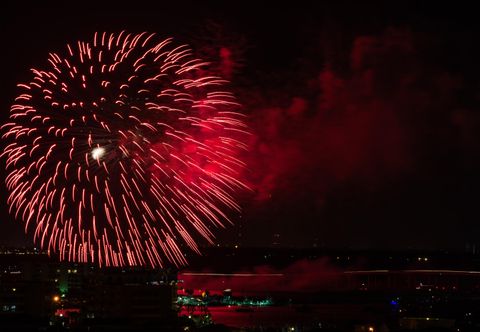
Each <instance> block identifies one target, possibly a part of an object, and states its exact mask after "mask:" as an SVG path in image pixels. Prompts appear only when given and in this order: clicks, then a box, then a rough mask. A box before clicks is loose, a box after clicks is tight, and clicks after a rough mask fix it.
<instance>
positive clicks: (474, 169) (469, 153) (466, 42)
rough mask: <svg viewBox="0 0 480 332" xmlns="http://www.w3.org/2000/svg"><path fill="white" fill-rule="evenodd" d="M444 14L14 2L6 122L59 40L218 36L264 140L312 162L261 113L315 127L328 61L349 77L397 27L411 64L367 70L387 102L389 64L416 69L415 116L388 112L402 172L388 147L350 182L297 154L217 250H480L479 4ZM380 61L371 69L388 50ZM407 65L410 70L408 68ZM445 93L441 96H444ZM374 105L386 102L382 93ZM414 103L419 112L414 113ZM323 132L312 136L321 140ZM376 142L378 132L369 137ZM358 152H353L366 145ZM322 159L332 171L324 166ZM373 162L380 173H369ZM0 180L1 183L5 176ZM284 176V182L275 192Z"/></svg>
mask: <svg viewBox="0 0 480 332" xmlns="http://www.w3.org/2000/svg"><path fill="white" fill-rule="evenodd" d="M452 6H453V4H452V3H450V4H449V5H438V4H435V5H433V3H427V2H420V1H411V2H410V1H389V2H384V1H367V2H365V3H360V2H358V1H350V2H348V1H310V2H309V1H295V2H291V3H288V2H287V3H280V2H279V1H277V2H265V3H262V2H260V1H225V2H212V1H210V2H208V1H207V2H202V1H178V2H170V3H169V4H166V3H164V2H163V1H156V2H153V1H152V2H144V1H132V2H130V3H124V1H117V2H116V3H115V4H114V3H107V2H100V1H98V2H64V3H54V2H41V3H40V2H37V3H36V4H35V5H28V4H26V3H25V2H18V3H14V4H12V7H11V9H10V10H4V11H2V14H1V16H2V17H1V20H0V29H1V40H2V51H1V52H0V57H1V62H0V63H2V64H3V66H2V67H3V68H2V79H1V83H0V84H1V91H3V93H2V94H1V98H0V106H1V110H2V112H0V113H1V114H2V116H1V120H2V122H3V121H5V120H6V119H7V116H8V111H9V107H10V105H11V104H12V102H13V99H14V97H15V85H16V84H17V83H18V82H21V81H23V80H27V79H28V77H29V73H28V69H29V68H31V67H41V66H43V65H45V64H46V57H47V54H48V52H49V51H52V50H63V47H64V45H65V43H66V42H70V41H76V40H78V39H89V38H91V36H92V35H93V33H94V32H95V31H112V32H117V31H121V30H124V29H125V30H129V31H132V32H141V31H152V32H157V33H158V34H160V35H163V36H165V37H168V36H174V37H176V38H177V39H179V40H181V41H183V42H186V43H191V44H192V45H194V46H199V45H201V44H202V43H206V45H207V46H208V45H210V46H211V47H212V48H215V45H216V44H215V43H216V42H217V41H216V40H215V38H219V37H218V36H219V35H220V36H221V42H222V43H223V44H222V45H223V46H225V47H229V48H231V49H232V50H233V51H234V52H237V53H234V54H236V55H238V58H239V63H241V66H239V67H238V69H237V70H236V71H235V73H234V75H233V77H232V82H233V86H234V89H237V90H236V91H235V92H236V93H237V95H238V96H239V98H240V101H241V102H242V104H244V105H245V109H246V112H247V113H249V114H250V116H251V118H252V120H251V121H252V127H253V129H254V130H255V131H257V132H258V135H259V136H260V137H261V138H262V139H265V140H266V139H267V138H272V137H273V138H275V139H282V140H285V142H288V143H289V144H291V146H292V148H291V149H292V150H295V147H297V146H299V147H300V148H299V149H300V150H298V151H299V153H301V154H306V153H309V151H310V150H311V151H312V153H313V154H315V153H317V152H318V150H316V146H317V144H316V143H315V142H314V143H311V145H309V144H307V143H302V142H303V141H302V142H300V141H301V140H304V139H305V138H304V136H302V135H299V134H298V132H302V131H307V130H306V129H305V128H304V127H302V126H299V127H298V128H294V126H293V125H292V126H291V128H294V129H292V130H294V133H291V134H290V133H284V134H282V135H277V136H268V137H267V136H266V135H265V134H264V133H262V130H264V127H265V124H266V123H267V122H266V121H270V120H268V119H267V120H258V119H259V118H261V116H260V115H259V113H261V112H266V111H265V110H267V109H277V110H278V112H279V113H281V114H284V113H282V112H286V111H287V109H288V108H289V107H290V106H291V102H292V99H293V98H294V97H297V98H300V99H301V100H303V101H306V102H307V104H308V105H309V106H308V107H307V110H306V111H305V112H306V114H307V115H305V117H306V118H307V119H318V117H317V116H316V114H317V112H318V110H317V108H316V106H312V104H314V103H316V102H317V101H318V100H319V98H322V96H323V93H324V92H323V91H321V90H319V89H317V88H315V87H313V88H312V85H313V86H315V84H317V83H316V82H317V81H316V80H318V77H319V75H320V73H321V72H322V71H324V70H325V68H326V64H328V65H329V66H330V67H329V68H332V71H333V72H334V73H335V75H337V76H338V77H341V78H343V79H345V81H349V82H353V81H354V78H352V77H354V75H353V74H352V73H351V71H352V69H351V59H352V50H353V48H354V47H353V45H354V43H355V41H356V40H358V38H360V37H362V36H371V37H375V38H380V39H381V38H384V39H381V40H382V41H381V43H383V44H382V45H386V44H388V42H389V40H390V39H388V38H390V37H381V36H385V31H387V30H388V29H396V31H402V32H401V34H402V36H404V35H405V34H411V36H413V37H412V38H411V40H412V45H413V48H414V50H413V51H412V53H411V60H408V59H401V58H400V59H396V58H395V57H394V56H393V58H392V59H393V60H389V61H390V62H386V63H387V65H389V66H390V67H388V66H387V67H388V68H387V69H385V68H384V69H382V68H383V67H382V66H381V65H378V64H376V65H375V66H376V67H375V68H374V69H375V73H376V74H377V75H378V76H382V75H385V77H386V78H385V79H379V80H380V82H381V83H385V84H384V85H385V91H386V92H385V93H386V95H388V94H392V93H393V92H392V91H391V90H389V85H388V84H393V86H396V85H395V82H393V83H392V82H390V81H389V77H396V76H395V75H400V74H395V73H393V72H394V68H392V67H395V66H396V65H398V66H399V68H407V69H408V70H411V72H412V76H413V77H414V80H416V81H415V82H416V85H415V89H416V92H418V93H416V94H415V96H423V97H424V99H422V98H420V97H418V98H417V97H415V98H412V99H409V100H408V102H409V103H406V105H410V106H411V107H410V110H408V111H405V112H402V113H401V114H400V115H399V113H398V112H397V111H395V112H394V114H395V116H398V118H399V119H400V120H399V121H400V122H399V123H400V124H401V130H402V133H403V135H405V137H406V139H407V140H408V144H406V145H405V146H406V147H407V148H406V150H407V152H405V153H403V152H402V154H401V158H403V159H402V160H404V161H405V160H406V161H405V165H404V164H402V165H401V166H397V164H395V167H391V168H388V169H387V170H386V171H384V169H383V167H384V165H385V164H383V163H380V164H379V163H377V161H378V160H382V158H383V157H382V156H381V154H385V151H387V152H388V151H390V150H389V149H390V148H388V147H387V148H385V149H383V148H382V149H380V150H378V151H379V152H378V153H377V154H374V153H372V154H370V152H369V153H368V154H366V156H367V157H363V156H362V158H361V162H358V163H357V164H356V163H355V162H354V164H353V166H352V170H350V171H349V172H348V174H347V176H344V177H340V178H337V177H335V176H334V175H332V174H337V173H334V171H333V170H332V169H335V168H336V164H335V163H336V162H338V158H340V159H342V158H341V156H340V157H338V156H336V157H331V158H325V159H322V158H304V156H303V157H302V156H300V157H299V158H298V159H301V160H304V159H305V160H307V161H308V160H312V162H311V164H310V165H308V164H307V167H303V168H296V167H290V168H288V169H287V170H285V171H284V172H283V173H279V174H278V176H277V177H274V180H273V181H277V182H275V183H274V184H272V188H269V189H268V192H267V196H266V197H263V198H258V197H247V198H246V199H245V200H244V201H243V203H242V204H243V206H244V210H245V213H244V214H243V216H242V218H241V219H239V218H237V219H236V220H237V224H236V226H235V227H232V228H230V229H228V230H227V231H225V232H224V233H223V234H221V235H220V236H219V242H220V243H229V244H233V243H240V244H242V245H256V246H268V245H270V244H271V243H272V241H273V240H274V234H280V243H281V244H282V245H285V246H295V247H299V246H300V247H301V246H305V247H311V246H312V245H313V244H314V243H315V244H316V245H318V246H326V247H338V248H374V249H381V248H393V249H409V248H419V249H449V250H451V249H457V250H463V249H464V248H465V245H466V243H476V242H478V243H480V241H479V240H478V238H479V237H480V226H479V225H480V223H479V220H480V213H479V209H478V206H480V205H479V204H478V199H479V198H480V191H479V189H478V188H479V185H480V176H479V171H478V170H479V166H480V153H479V149H480V135H479V134H478V132H479V131H478V129H480V113H479V112H480V99H479V96H480V94H479V91H480V90H479V88H480V86H479V79H478V78H479V75H480V66H479V59H480V47H479V46H478V44H479V37H480V22H479V21H478V19H477V17H476V11H475V10H474V6H473V5H467V4H462V5H456V7H452ZM212 26H213V27H219V29H220V30H221V31H220V32H221V33H218V34H216V33H215V32H212V31H211V29H212ZM214 35H215V36H216V37H215V36H214ZM214 37H215V38H214ZM237 41H238V43H237ZM212 45H213V46H212ZM385 47H387V46H385ZM387 48H388V47H387ZM387 53H388V52H387ZM379 54H380V55H378V56H377V58H376V59H377V60H378V58H381V57H382V54H383V53H379ZM388 54H389V53H388ZM409 54H410V53H409ZM388 56H390V55H388ZM404 60H405V62H406V61H410V62H411V65H408V66H407V65H405V63H404ZM395 61H397V62H395ZM410 62H409V63H410ZM378 63H380V64H381V63H382V59H380V60H378ZM392 64H393V66H392ZM402 66H407V67H402ZM442 75H443V76H442ZM399 77H400V76H399ZM439 77H440V78H441V77H448V78H452V80H453V81H455V82H457V83H456V85H455V84H453V83H452V85H448V84H444V85H442V86H440V87H436V85H435V84H434V83H432V82H437V81H436V79H437V78H438V79H439V81H441V79H440V78H439ZM430 78H432V79H430ZM433 78H435V79H433ZM442 82H443V81H442ZM353 83H354V82H353ZM353 83H352V86H354V85H353ZM442 84H443V83H442ZM442 89H444V90H442ZM393 90H394V89H393ZM378 91H383V90H381V89H378V90H375V91H374V92H373V96H374V97H375V94H378V93H379V92H378ZM439 91H440V92H441V91H445V92H444V94H441V93H439ZM423 92H424V93H423ZM444 96H448V98H446V97H445V100H444V99H442V98H443V97H444ZM352 98H353V97H352ZM378 98H380V99H382V98H383V99H382V100H389V101H391V100H392V99H391V98H390V97H388V96H387V97H385V96H378ZM389 98H390V99H389ZM419 103H424V104H426V105H427V106H426V107H423V106H422V107H420V106H418V109H419V111H418V112H415V111H412V109H416V107H417V104H419ZM422 105H423V104H422ZM425 109H427V111H424V110H425ZM334 111H335V110H333V112H334ZM347 116H348V115H345V116H343V117H342V118H341V121H340V123H341V124H340V126H342V125H343V126H344V128H345V130H346V131H345V132H342V128H340V129H339V130H340V132H342V134H344V135H347V136H348V134H349V132H348V130H349V128H350V127H348V125H346V123H347V124H349V123H353V124H352V126H353V128H357V127H356V125H355V121H353V120H352V121H350V119H348V118H346V117H347ZM352 116H355V115H352ZM322 119H323V118H322ZM373 119H375V117H374V118H373ZM458 119H460V120H458ZM457 120H458V121H457ZM279 121H280V120H279ZM371 121H375V120H371ZM282 123H283V122H282ZM299 123H305V124H306V123H308V121H307V122H299ZM312 123H313V124H315V123H316V122H315V121H312V122H310V125H309V128H308V130H310V131H312V132H316V131H321V130H325V127H324V126H321V127H318V128H317V130H316V131H315V128H312V126H313V125H312ZM319 123H322V122H319ZM459 123H460V125H459ZM282 125H283V126H284V124H282ZM381 125H382V124H381V123H379V124H378V126H381ZM262 126H263V128H262ZM282 128H283V127H282ZM329 128H331V127H327V129H329ZM373 128H377V126H373ZM357 129H358V128H357ZM282 130H284V129H282ZM335 130H336V129H335ZM385 130H386V131H389V130H390V128H386V129H385ZM379 132H380V131H379ZM335 133H337V132H335ZM307 134H308V133H307ZM312 135H313V134H312ZM319 135H320V136H312V137H315V138H317V137H320V138H324V136H321V134H319ZM385 135H390V134H389V133H388V132H386V133H385ZM389 137H390V136H389ZM382 139H383V138H382V136H380V137H378V139H377V141H381V140H382ZM297 140H298V142H297ZM299 142H300V143H299ZM369 142H370V141H368V140H367V141H366V143H365V144H370V143H369ZM280 143H282V144H283V141H282V142H280ZM297 143H298V145H297ZM271 144H272V145H276V144H279V142H278V140H277V141H276V142H271ZM356 144H357V143H355V144H353V145H352V146H351V148H352V149H358V148H361V149H365V151H370V150H371V149H370V148H369V147H365V146H364V145H356ZM358 144H360V143H358ZM375 144H376V143H375ZM346 146H347V148H348V146H349V145H348V144H347V145H346ZM347 148H345V146H344V145H342V150H340V152H339V153H340V154H341V153H346V154H348V153H349V151H348V149H347ZM392 149H393V148H392ZM328 151H330V150H328ZM375 151H377V150H375ZM388 153H390V152H388ZM252 155H253V157H252V158H264V157H265V156H267V157H268V156H271V154H267V155H261V154H259V153H258V151H255V149H254V151H253V152H252ZM262 156H263V157H262ZM275 156H278V154H276V155H275ZM395 156H396V154H395ZM287 159H288V158H287ZM280 160H282V159H281V158H280ZM270 162H272V163H273V162H278V160H268V159H267V160H260V161H258V160H256V161H254V162H253V168H252V169H251V173H253V175H252V174H250V176H251V177H252V178H254V180H252V181H254V182H255V181H256V183H263V182H262V180H263V178H265V177H266V176H267V175H268V174H266V173H264V170H272V168H271V167H270V166H268V164H269V163H270ZM324 163H333V164H334V165H333V166H331V167H327V166H325V165H324ZM2 165H4V161H3V160H2ZM372 165H377V166H375V167H379V168H380V169H379V170H376V169H372V167H373V166H372ZM378 165H380V166H378ZM357 166H358V167H357ZM256 167H258V168H256ZM262 167H263V168H262ZM256 172H257V173H256ZM365 174H367V175H365ZM372 174H378V176H372ZM0 175H1V177H2V182H3V179H4V178H5V172H4V171H3V167H2V172H1V173H0ZM280 181H281V182H282V184H283V185H279V184H278V183H279V182H280ZM259 190H260V191H261V190H262V188H260V189H259ZM253 196H255V195H253ZM1 198H2V199H1V200H0V208H1V210H0V211H1V221H0V244H5V245H23V244H29V243H30V242H29V240H28V239H26V238H25V236H24V234H23V230H22V226H21V224H20V223H19V222H18V221H17V222H15V221H14V220H13V218H12V217H10V216H9V215H8V213H7V212H6V211H7V207H6V192H5V188H4V185H3V184H2V190H1ZM239 233H241V236H239Z"/></svg>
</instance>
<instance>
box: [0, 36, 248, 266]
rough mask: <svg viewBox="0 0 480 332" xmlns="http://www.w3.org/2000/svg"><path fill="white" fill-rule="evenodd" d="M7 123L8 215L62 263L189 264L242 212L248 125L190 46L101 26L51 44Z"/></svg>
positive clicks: (17, 100) (117, 264)
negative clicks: (62, 46)
mask: <svg viewBox="0 0 480 332" xmlns="http://www.w3.org/2000/svg"><path fill="white" fill-rule="evenodd" d="M48 62H49V65H48V68H47V69H44V70H40V69H38V70H37V69H32V73H33V78H32V80H31V81H30V82H29V83H25V84H19V85H18V86H19V88H20V90H21V92H20V93H19V95H18V97H17V98H16V100H15V103H14V105H13V106H12V107H11V113H10V119H9V122H8V123H6V124H5V125H3V131H4V134H3V139H4V141H5V142H6V148H5V151H4V153H3V155H4V156H5V157H6V167H7V171H8V176H7V178H6V185H7V189H8V190H9V196H8V204H9V207H10V212H11V213H12V214H14V215H15V217H16V218H19V219H21V220H22V221H23V222H24V224H25V231H26V232H27V231H28V230H29V229H31V230H32V233H33V234H34V240H35V241H36V242H38V243H40V245H41V247H42V248H45V249H47V250H48V252H52V253H58V255H59V257H60V259H61V260H68V261H75V262H95V263H97V264H98V265H100V266H126V265H131V266H132V265H150V266H152V267H162V266H165V264H166V263H168V262H170V263H173V264H175V265H177V266H180V265H184V264H186V263H187V262H186V259H185V255H184V253H185V250H186V249H187V248H190V249H191V250H193V251H194V252H197V253H200V251H199V245H198V243H199V239H202V238H203V239H204V240H206V241H208V242H209V243H213V242H212V241H213V239H214V232H215V229H216V228H221V227H224V225H225V223H228V222H230V221H229V219H228V216H227V212H228V211H231V210H232V209H233V210H239V206H238V204H237V202H236V201H235V199H234V194H235V192H236V191H238V190H243V189H245V188H246V186H245V184H244V183H243V182H242V181H241V180H240V176H239V175H240V172H241V170H242V169H243V168H244V163H243V162H242V161H241V160H240V159H241V153H242V151H244V150H245V149H246V144H245V143H244V141H245V137H246V136H245V135H248V128H247V127H246V125H245V122H244V119H243V115H242V114H241V113H239V111H238V106H239V105H238V104H237V102H236V101H235V98H234V96H233V95H232V94H231V93H230V92H228V91H227V90H226V89H225V85H226V83H227V82H226V81H224V80H222V79H221V78H219V77H214V76H210V75H208V64H207V63H205V62H203V61H202V60H200V59H196V58H194V57H193V56H192V53H191V51H190V49H189V48H188V46H185V45H181V46H176V45H174V44H173V42H172V40H171V39H166V40H158V39H157V37H156V36H155V35H154V34H148V33H141V34H127V33H125V32H122V33H120V34H118V35H116V34H110V33H98V34H97V33H96V34H95V35H94V38H93V40H92V41H91V42H82V41H79V42H77V43H76V44H72V45H67V49H66V51H65V54H57V53H50V54H49V58H48Z"/></svg>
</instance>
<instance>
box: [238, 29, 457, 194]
mask: <svg viewBox="0 0 480 332" xmlns="http://www.w3.org/2000/svg"><path fill="white" fill-rule="evenodd" d="M350 59H351V60H350V64H349V66H348V70H343V71H341V72H340V71H339V70H334V69H332V66H330V65H329V64H326V65H325V67H324V69H323V70H321V72H320V73H319V74H318V75H317V76H316V77H313V78H312V79H311V80H310V81H308V82H306V83H305V89H304V90H305V91H304V93H303V95H301V96H295V97H291V98H290V103H289V105H287V106H283V107H282V106H272V105H275V101H274V102H271V100H270V102H267V101H264V100H262V101H260V102H258V100H256V102H257V105H258V104H260V105H270V106H266V107H261V106H260V107H258V106H257V107H255V106H249V105H247V107H253V110H252V115H251V118H252V127H253V129H254V132H255V134H256V136H255V138H254V139H253V140H252V144H251V146H252V156H253V157H252V160H251V161H250V168H251V169H252V174H253V176H252V177H253V180H252V181H253V183H254V187H255V188H256V191H257V196H256V198H257V199H259V200H263V199H267V198H269V197H270V196H271V195H272V194H275V195H277V196H278V195H287V196H289V197H291V193H292V192H309V193H310V194H314V195H316V196H317V198H320V199H322V198H323V196H324V195H325V194H326V192H327V191H329V190H331V189H332V188H334V187H335V186H337V185H340V184H343V183H356V184H361V185H363V186H365V188H366V189H367V190H368V188H369V187H373V188H375V187H378V186H381V185H382V183H383V182H385V180H386V179H389V178H395V177H399V176H402V175H404V174H407V173H408V172H411V171H412V169H413V168H414V166H415V163H416V162H417V161H416V160H415V158H416V157H415V156H416V155H418V150H419V149H420V148H419V146H421V148H425V144H424V143H423V142H422V141H423V139H424V136H423V133H422V130H423V129H424V128H425V127H426V126H427V124H426V123H425V121H424V118H425V116H426V115H428V114H431V113H432V112H438V109H436V107H437V106H438V107H439V108H440V109H445V102H448V100H449V98H450V96H451V95H452V90H453V89H454V88H455V81H454V80H453V79H452V78H451V77H450V76H449V75H448V74H445V73H441V72H438V71H435V70H432V69H431V68H430V67H431V66H430V67H429V66H428V65H425V63H421V61H422V60H421V59H420V58H419V57H418V54H417V49H416V42H415V40H414V38H413V37H412V34H411V33H410V32H409V31H406V30H395V29H389V30H387V31H386V32H385V33H384V34H383V35H381V36H364V37H358V38H356V39H355V41H354V43H353V46H352V50H351V57H350ZM260 99H261V97H260ZM281 99H283V100H284V99H285V98H284V97H283V96H281V98H279V100H281ZM433 115H434V116H435V117H437V116H441V114H433ZM422 121H423V122H422Z"/></svg>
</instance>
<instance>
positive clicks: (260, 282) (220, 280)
mask: <svg viewBox="0 0 480 332" xmlns="http://www.w3.org/2000/svg"><path fill="white" fill-rule="evenodd" d="M202 273H204V274H202ZM338 273H342V272H341V271H340V270H338V269H336V268H334V267H333V266H332V265H330V264H329V263H328V258H326V257H325V258H320V259H316V260H307V259H303V260H299V261H296V262H294V263H293V264H291V265H289V266H288V267H286V268H283V269H276V268H273V267H270V266H256V267H254V268H253V269H251V270H242V271H237V272H235V273H232V274H225V275H222V274H215V273H212V274H209V271H202V272H196V273H190V272H187V271H183V272H182V273H179V275H178V279H179V280H182V281H183V284H182V286H181V287H182V288H183V289H185V290H186V289H190V290H194V291H196V292H197V293H198V292H199V290H202V291H204V290H209V291H210V293H211V294H212V293H218V292H219V291H220V292H221V291H223V290H225V289H231V290H232V292H233V294H234V295H235V294H238V293H241V294H242V295H248V294H260V293H263V294H265V293H268V292H279V291H282V292H291V291H295V292H308V291H318V290H324V289H327V288H328V287H329V285H330V284H331V283H332V282H335V281H336V280H337V279H338ZM180 293H181V292H180Z"/></svg>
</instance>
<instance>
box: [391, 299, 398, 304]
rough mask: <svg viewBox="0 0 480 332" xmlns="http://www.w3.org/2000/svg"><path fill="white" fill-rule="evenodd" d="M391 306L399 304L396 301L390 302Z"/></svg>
mask: <svg viewBox="0 0 480 332" xmlns="http://www.w3.org/2000/svg"><path fill="white" fill-rule="evenodd" d="M390 304H391V305H398V302H397V301H395V300H392V301H390Z"/></svg>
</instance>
